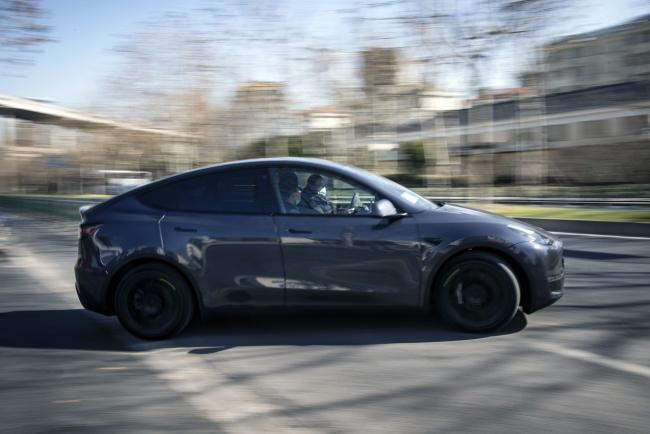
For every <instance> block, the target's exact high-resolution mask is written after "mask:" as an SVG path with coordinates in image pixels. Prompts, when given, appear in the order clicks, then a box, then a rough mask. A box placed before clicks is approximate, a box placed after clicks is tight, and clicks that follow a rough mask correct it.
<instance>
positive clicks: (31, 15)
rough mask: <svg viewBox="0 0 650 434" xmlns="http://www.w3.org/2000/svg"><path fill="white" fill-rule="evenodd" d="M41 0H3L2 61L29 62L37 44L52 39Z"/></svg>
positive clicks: (0, 14)
mask: <svg viewBox="0 0 650 434" xmlns="http://www.w3.org/2000/svg"><path fill="white" fill-rule="evenodd" d="M46 15H47V14H46V12H45V11H44V10H43V9H42V8H41V2H40V0H0V63H2V64H4V65H5V66H7V67H8V69H9V68H15V67H19V66H24V65H28V64H30V63H31V62H32V56H33V55H34V53H36V52H37V51H38V48H39V47H40V46H41V45H43V44H44V43H46V42H50V41H51V40H52V39H50V38H49V37H48V34H49V33H50V30H51V28H50V26H48V25H47V24H45V19H46Z"/></svg>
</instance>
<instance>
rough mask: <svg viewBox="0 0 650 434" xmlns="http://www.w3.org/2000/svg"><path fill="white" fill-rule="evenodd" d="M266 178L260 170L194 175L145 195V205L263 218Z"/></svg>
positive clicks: (268, 208) (268, 202) (268, 207)
mask: <svg viewBox="0 0 650 434" xmlns="http://www.w3.org/2000/svg"><path fill="white" fill-rule="evenodd" d="M269 188H270V182H269V176H268V173H267V171H266V170H264V169H242V170H230V171H224V172H216V173H209V174H205V175H197V176H194V177H192V178H187V179H182V180H179V181H175V182H171V183H169V184H165V185H162V186H160V187H157V188H155V187H154V188H153V189H151V190H148V191H145V192H143V193H141V194H140V195H139V196H138V197H139V199H140V200H141V201H142V202H144V203H145V204H147V205H149V206H152V207H154V208H158V209H163V210H168V211H186V212H208V213H241V214H266V213H269V212H271V211H272V199H271V194H270V190H269Z"/></svg>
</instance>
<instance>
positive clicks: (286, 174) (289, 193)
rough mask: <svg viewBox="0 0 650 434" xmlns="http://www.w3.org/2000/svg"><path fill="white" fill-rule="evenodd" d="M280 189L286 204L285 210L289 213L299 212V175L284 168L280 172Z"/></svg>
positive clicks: (283, 202) (283, 201)
mask: <svg viewBox="0 0 650 434" xmlns="http://www.w3.org/2000/svg"><path fill="white" fill-rule="evenodd" d="M279 178H280V179H279V181H278V189H279V190H280V197H281V199H282V204H283V205H284V209H285V212H287V213H289V214H299V213H300V208H298V203H299V202H300V199H301V197H300V189H299V188H298V176H297V175H296V174H295V173H293V172H290V171H288V170H283V171H281V172H280V174H279Z"/></svg>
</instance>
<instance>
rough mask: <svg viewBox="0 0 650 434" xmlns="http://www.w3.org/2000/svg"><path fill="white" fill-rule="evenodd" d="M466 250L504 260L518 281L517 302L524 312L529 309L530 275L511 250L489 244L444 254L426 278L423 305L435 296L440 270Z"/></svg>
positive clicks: (530, 294) (429, 302)
mask: <svg viewBox="0 0 650 434" xmlns="http://www.w3.org/2000/svg"><path fill="white" fill-rule="evenodd" d="M468 252H483V253H489V254H492V255H494V256H497V257H499V258H500V259H502V260H503V261H505V262H506V263H507V264H508V266H510V268H511V269H512V271H513V272H514V273H515V277H516V278H517V281H518V283H519V289H520V292H521V294H520V295H521V299H520V302H519V304H520V306H521V307H522V308H523V310H524V311H525V312H527V311H529V309H530V305H531V297H532V292H531V291H532V286H531V277H530V275H529V274H528V273H527V272H526V269H525V267H524V265H523V264H522V263H521V262H520V261H519V260H518V259H517V258H516V256H515V255H513V254H512V253H511V252H508V251H504V249H502V248H498V247H494V246H489V245H476V246H471V247H464V248H462V249H459V250H457V251H454V252H453V253H451V254H449V255H448V256H446V257H445V258H444V259H443V260H442V261H441V262H440V263H439V264H438V265H437V266H436V267H435V269H434V270H432V271H431V273H430V277H429V279H428V285H427V291H426V299H425V306H432V304H433V303H434V300H435V297H434V296H433V295H434V292H435V291H436V289H437V286H438V283H439V280H440V278H441V277H442V273H441V271H442V270H444V268H445V267H446V266H447V265H448V264H449V263H450V262H451V261H452V260H454V259H456V258H457V257H459V256H461V255H463V254H465V253H468Z"/></svg>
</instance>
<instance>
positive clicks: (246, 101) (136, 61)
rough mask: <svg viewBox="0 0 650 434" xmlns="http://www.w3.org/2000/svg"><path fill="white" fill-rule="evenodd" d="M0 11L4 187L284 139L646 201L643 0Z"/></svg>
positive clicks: (519, 198) (334, 154) (528, 198)
mask: <svg viewBox="0 0 650 434" xmlns="http://www.w3.org/2000/svg"><path fill="white" fill-rule="evenodd" d="M0 23H1V26H0V161H1V164H0V192H2V193H4V194H5V196H6V195H7V194H10V195H23V194H32V195H33V194H47V195H64V196H65V197H70V196H72V197H77V196H79V195H82V196H81V197H83V198H90V197H96V198H97V199H101V198H103V197H104V195H111V194H116V193H120V192H122V191H125V190H127V189H129V188H132V187H133V186H135V185H138V184H141V183H144V182H148V181H150V180H152V179H156V178H159V177H161V176H165V175H169V174H172V173H176V172H180V171H185V170H188V169H191V168H194V167H198V166H204V165H209V164H214V163H219V162H222V161H228V160H234V159H241V158H252V157H265V156H286V155H290V156H310V157H319V158H326V159H330V160H334V161H339V162H343V163H349V164H352V165H356V166H360V167H363V168H366V169H370V170H372V171H374V172H377V173H379V174H381V175H384V176H388V177H390V178H392V179H394V180H396V181H398V182H400V183H402V184H404V185H406V186H408V187H411V188H414V189H415V190H417V191H419V192H421V193H423V194H425V195H427V196H430V197H437V198H441V197H442V198H451V199H453V200H457V201H474V202H482V203H492V204H494V203H502V204H514V203H519V204H528V205H531V204H533V205H539V204H544V205H547V206H550V205H562V206H564V205H569V206H591V207H592V208H600V207H601V206H602V205H606V206H607V207H609V208H611V207H617V208H620V207H621V206H624V205H629V206H633V207H634V209H635V213H633V214H632V215H625V213H621V212H619V213H618V214H617V216H618V217H617V218H622V219H631V220H635V221H645V220H648V219H650V216H648V214H646V213H639V212H637V211H639V209H641V208H647V204H648V202H646V201H645V200H644V198H647V197H650V192H649V191H648V186H649V185H650V170H649V167H650V146H649V145H650V127H649V115H650V6H648V4H647V3H646V2H643V1H637V0H621V1H616V2H610V1H602V0H601V1H597V0H575V1H571V2H566V1H555V0H495V1H482V0H474V1H469V0H458V1H423V0H404V1H399V0H395V1H390V0H383V1H367V0H364V1H339V0H333V1H327V2H317V3H316V4H311V2H302V1H298V0H285V1H274V2H268V1H240V0H233V1H223V2H211V1H207V0H205V1H199V0H197V1H188V2H182V3H178V2H173V1H139V2H128V1H125V0H116V1H113V2H108V3H101V4H99V3H89V2H83V1H74V0H71V1H64V2H57V1H39V0H2V1H0ZM89 195H92V196H89ZM96 195H98V196H96ZM506 198H510V199H506ZM614 199H615V201H614ZM486 206H488V207H489V206H492V205H486ZM626 209H629V207H628V208H626ZM497 210H500V209H497ZM508 211H510V213H515V214H516V212H517V210H515V209H506V210H505V212H508ZM619 211H620V210H619ZM540 212H541V211H540ZM558 212H559V211H558Z"/></svg>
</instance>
